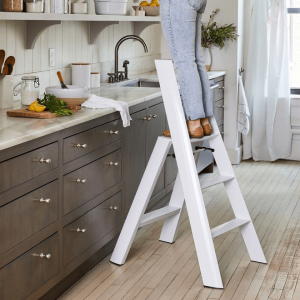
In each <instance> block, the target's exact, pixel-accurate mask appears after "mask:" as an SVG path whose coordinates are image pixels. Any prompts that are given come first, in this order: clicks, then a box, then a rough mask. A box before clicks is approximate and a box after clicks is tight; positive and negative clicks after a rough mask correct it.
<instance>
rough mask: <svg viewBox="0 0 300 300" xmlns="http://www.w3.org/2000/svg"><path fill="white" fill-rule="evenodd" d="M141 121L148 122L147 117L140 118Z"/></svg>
mask: <svg viewBox="0 0 300 300" xmlns="http://www.w3.org/2000/svg"><path fill="white" fill-rule="evenodd" d="M139 120H143V121H147V117H142V118H139Z"/></svg>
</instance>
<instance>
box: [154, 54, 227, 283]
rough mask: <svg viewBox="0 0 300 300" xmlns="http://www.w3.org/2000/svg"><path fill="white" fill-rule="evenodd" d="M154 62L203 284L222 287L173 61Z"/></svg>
mask: <svg viewBox="0 0 300 300" xmlns="http://www.w3.org/2000/svg"><path fill="white" fill-rule="evenodd" d="M155 63H156V68H157V74H158V78H159V82H160V86H161V92H162V96H163V100H164V104H165V108H166V113H167V118H168V122H169V127H170V130H171V133H172V141H173V146H174V151H175V154H176V160H177V165H178V170H179V174H180V178H181V184H182V189H183V193H184V197H185V202H186V206H187V211H188V215H189V219H190V223H191V229H192V234H193V238H194V241H195V247H196V252H197V256H198V260H199V264H200V269H201V275H202V279H203V284H204V285H206V286H210V287H214V288H223V283H222V279H221V274H220V270H219V266H218V260H217V256H216V252H215V248H214V244H213V240H212V236H211V231H210V227H209V223H208V218H207V213H206V209H205V205H204V201H203V196H202V192H201V188H200V182H199V178H198V173H197V169H196V165H195V160H194V157H193V152H192V147H191V141H190V139H189V135H188V131H187V127H186V120H185V117H184V113H183V109H182V104H181V98H180V94H179V91H178V84H177V80H176V77H175V72H174V67H173V64H172V61H168V60H161V61H159V60H156V61H155Z"/></svg>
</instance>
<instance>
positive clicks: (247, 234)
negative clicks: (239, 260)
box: [209, 118, 266, 263]
mask: <svg viewBox="0 0 300 300" xmlns="http://www.w3.org/2000/svg"><path fill="white" fill-rule="evenodd" d="M210 122H211V124H212V126H213V129H214V130H216V129H215V128H216V127H217V123H216V121H215V119H214V118H211V119H210ZM217 130H218V129H217ZM209 144H210V146H211V147H212V148H214V149H215V152H213V155H214V158H215V160H216V163H217V166H218V169H219V172H220V174H222V175H229V176H234V179H232V180H229V181H226V182H224V186H225V189H226V192H227V195H228V198H229V201H230V203H231V206H232V209H233V212H234V215H235V217H236V218H237V219H244V220H249V221H250V222H249V223H247V224H245V225H242V226H241V227H240V230H241V234H242V236H243V239H244V242H245V244H246V247H247V250H248V252H249V255H250V258H251V260H253V261H257V262H261V263H266V258H265V255H264V253H263V250H262V247H261V244H260V241H259V239H258V236H257V233H256V230H255V228H254V225H253V222H252V219H251V216H250V214H249V211H248V208H247V205H246V203H245V200H244V197H243V194H242V192H241V189H240V187H239V184H238V181H237V179H236V177H235V174H234V171H233V168H232V165H231V162H230V160H229V157H228V155H227V150H226V148H225V145H224V143H223V140H222V138H221V136H220V135H219V136H217V137H216V138H215V139H212V140H210V141H209Z"/></svg>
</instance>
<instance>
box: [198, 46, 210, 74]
mask: <svg viewBox="0 0 300 300" xmlns="http://www.w3.org/2000/svg"><path fill="white" fill-rule="evenodd" d="M201 49H202V58H203V61H204V65H205V67H206V70H207V71H209V70H210V68H211V63H212V55H211V49H210V48H203V47H202V48H201Z"/></svg>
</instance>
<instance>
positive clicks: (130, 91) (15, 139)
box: [0, 71, 226, 150]
mask: <svg viewBox="0 0 300 300" xmlns="http://www.w3.org/2000/svg"><path fill="white" fill-rule="evenodd" d="M225 74H226V72H224V71H218V72H209V78H210V79H213V78H216V77H219V76H222V75H225ZM134 78H139V79H141V80H144V81H158V79H157V74H156V71H155V72H150V73H147V74H141V75H136V76H132V79H134ZM91 93H93V94H97V95H99V96H102V97H106V98H110V99H114V100H117V101H125V102H127V103H128V105H129V107H130V106H133V105H137V104H139V103H142V102H145V101H149V100H152V99H154V98H157V97H160V96H161V91H160V88H152V87H150V88H148V87H139V88H136V87H122V86H118V84H115V85H108V84H107V85H105V84H103V85H102V87H101V88H100V89H94V90H91ZM20 107H21V104H20V102H15V106H14V109H18V108H20ZM6 111H7V110H5V109H2V110H1V109H0V150H3V149H7V148H10V147H13V146H16V145H19V144H22V143H25V142H27V141H30V140H33V139H36V138H39V137H42V136H45V135H47V134H51V133H53V132H57V131H60V130H63V129H65V128H69V127H72V126H75V125H77V124H81V123H84V122H87V121H89V120H93V119H96V118H99V117H102V116H104V115H107V114H110V113H112V112H114V111H115V110H114V109H87V108H82V109H81V110H80V111H78V112H76V113H75V114H74V115H73V116H68V117H59V118H53V119H48V120H47V119H46V120H45V119H44V120H43V119H29V118H15V117H8V116H7V115H6Z"/></svg>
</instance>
